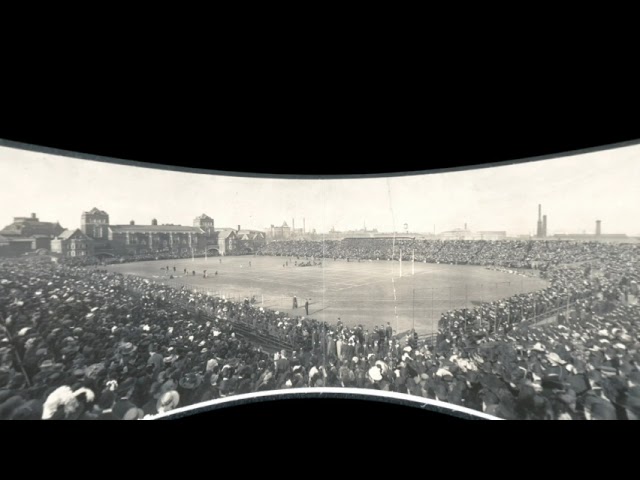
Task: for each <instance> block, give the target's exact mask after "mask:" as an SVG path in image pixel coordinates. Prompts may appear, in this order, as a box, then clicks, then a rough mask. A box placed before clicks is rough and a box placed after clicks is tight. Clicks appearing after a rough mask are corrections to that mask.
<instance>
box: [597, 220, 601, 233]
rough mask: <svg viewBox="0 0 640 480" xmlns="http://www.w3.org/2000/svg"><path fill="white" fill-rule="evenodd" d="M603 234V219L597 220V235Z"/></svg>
mask: <svg viewBox="0 0 640 480" xmlns="http://www.w3.org/2000/svg"><path fill="white" fill-rule="evenodd" d="M601 234H602V221H600V220H596V235H601Z"/></svg>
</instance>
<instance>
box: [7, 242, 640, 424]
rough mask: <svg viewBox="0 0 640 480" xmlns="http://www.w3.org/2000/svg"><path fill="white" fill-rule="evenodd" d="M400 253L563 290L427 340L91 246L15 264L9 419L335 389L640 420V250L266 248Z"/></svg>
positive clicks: (517, 245)
mask: <svg viewBox="0 0 640 480" xmlns="http://www.w3.org/2000/svg"><path fill="white" fill-rule="evenodd" d="M400 251H402V258H403V259H405V260H410V259H413V258H414V259H415V261H419V262H427V263H455V264H474V265H484V266H487V267H492V268H502V267H504V268H535V269H536V271H538V272H539V274H540V275H541V276H542V277H544V278H545V279H547V280H548V281H549V286H548V287H547V288H545V289H544V290H542V291H539V292H534V293H528V294H518V295H515V296H513V297H510V298H505V299H502V300H499V301H495V302H487V303H483V304H481V305H478V306H477V307H476V308H473V309H460V310H450V311H447V312H444V313H443V314H442V317H441V319H440V322H439V329H438V335H437V337H435V338H433V339H428V340H426V339H421V338H419V337H418V336H417V335H416V334H414V333H410V334H408V335H405V334H403V335H398V332H393V331H392V329H391V326H390V325H389V324H386V325H380V326H378V327H376V328H373V329H365V328H363V327H361V326H355V327H354V326H346V325H342V324H341V323H339V322H338V323H336V324H329V323H325V322H319V321H316V320H314V319H313V318H308V317H302V316H293V315H291V314H288V313H285V312H278V311H273V310H269V309H265V308H262V307H260V306H259V305H257V304H255V303H253V302H251V301H250V299H246V300H245V301H240V302H234V301H229V300H225V299H222V298H216V297H212V296H208V295H204V294H200V293H195V292H193V291H191V290H188V289H184V288H182V289H181V288H171V287H168V286H166V285H161V284H158V283H154V282H153V281H150V280H148V279H143V278H139V277H135V276H123V275H121V274H117V273H112V272H108V271H106V270H104V269H102V268H100V265H99V263H100V262H98V261H97V260H95V259H83V260H77V259H75V260H70V259H69V260H59V261H57V262H54V261H51V258H50V257H46V256H43V257H34V258H23V259H2V260H0V345H1V346H0V360H1V361H0V365H1V367H0V419H140V418H144V417H153V416H154V415H156V414H158V413H162V412H166V411H170V410H171V409H174V408H177V407H183V406H188V405H191V404H194V403H198V402H203V401H207V400H211V399H216V398H222V397H227V396H230V395H235V394H241V393H250V392H257V391H264V390H274V389H287V388H301V387H323V386H327V387H356V388H368V389H377V390H385V391H394V392H401V393H408V394H411V395H416V396H420V397H425V398H430V399H437V400H440V401H445V402H449V403H453V404H456V405H461V406H465V407H469V408H473V409H476V410H479V411H483V412H486V413H490V414H493V415H496V416H498V417H501V418H506V419H637V418H638V416H640V366H639V362H640V302H638V296H639V293H640V292H639V289H638V283H639V282H640V246H638V245H634V244H606V243H597V242H591V243H589V242H563V241H418V240H417V241H410V240H393V239H382V240H381V239H362V240H343V241H325V242H310V241H281V242H272V243H270V244H268V245H267V246H266V247H264V248H263V249H262V250H261V251H260V252H259V254H260V255H276V256H277V255H280V256H290V257H297V258H299V259H305V260H308V259H314V260H315V259H318V258H326V259H353V260H361V261H362V260H391V259H393V260H396V259H398V258H399V255H400ZM152 258H153V259H156V258H173V257H162V256H158V255H154V256H152ZM148 259H151V258H147V257H146V256H137V257H126V258H124V257H123V258H115V259H111V260H110V262H126V261H136V260H148Z"/></svg>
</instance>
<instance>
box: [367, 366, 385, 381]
mask: <svg viewBox="0 0 640 480" xmlns="http://www.w3.org/2000/svg"><path fill="white" fill-rule="evenodd" d="M369 377H371V379H372V380H373V381H375V382H379V381H380V380H382V374H381V373H380V369H379V368H378V367H371V368H370V369H369Z"/></svg>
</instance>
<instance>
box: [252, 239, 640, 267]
mask: <svg viewBox="0 0 640 480" xmlns="http://www.w3.org/2000/svg"><path fill="white" fill-rule="evenodd" d="M258 254H259V255H276V256H286V257H298V258H299V257H303V258H308V257H314V258H327V259H352V260H354V259H361V260H397V259H399V258H400V255H402V259H403V260H412V259H413V258H415V261H417V262H427V263H448V264H461V265H465V264H468V265H491V266H502V267H508V268H538V269H541V270H544V269H546V268H548V267H549V266H550V265H555V264H559V263H568V264H572V263H583V262H588V261H593V260H597V259H601V258H616V257H620V256H624V255H628V256H630V257H632V258H637V256H638V255H640V245H639V244H611V243H609V244H607V243H602V242H573V241H551V240H548V241H547V240H530V241H522V240H420V239H417V240H415V241H414V240H411V239H406V238H398V239H393V238H358V239H344V240H326V241H306V240H284V241H274V242H271V243H269V244H267V245H266V246H265V247H263V248H262V249H261V250H260V251H259V252H258Z"/></svg>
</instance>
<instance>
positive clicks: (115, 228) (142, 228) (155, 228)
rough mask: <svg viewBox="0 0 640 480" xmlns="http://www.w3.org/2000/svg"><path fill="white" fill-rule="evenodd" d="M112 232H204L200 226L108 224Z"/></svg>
mask: <svg viewBox="0 0 640 480" xmlns="http://www.w3.org/2000/svg"><path fill="white" fill-rule="evenodd" d="M109 229H110V230H111V231H112V232H114V233H127V232H129V233H155V232H157V233H204V231H203V230H202V229H201V228H200V227H187V226H184V225H109Z"/></svg>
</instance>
